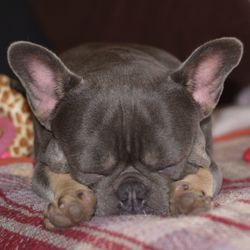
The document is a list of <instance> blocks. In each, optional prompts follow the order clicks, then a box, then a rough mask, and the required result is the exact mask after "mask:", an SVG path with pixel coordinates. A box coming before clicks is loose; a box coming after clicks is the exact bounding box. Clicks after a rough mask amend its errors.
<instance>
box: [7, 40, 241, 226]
mask: <svg viewBox="0 0 250 250" xmlns="http://www.w3.org/2000/svg"><path fill="white" fill-rule="evenodd" d="M242 51H243V48H242V44H241V42H240V41H239V40H237V39H236V38H221V39H216V40H212V41H209V42H207V43H205V44H203V45H202V46H200V47H199V48H197V49H196V50H195V51H194V52H193V53H192V54H191V55H190V56H189V57H188V58H187V60H186V61H184V62H183V63H180V62H179V60H177V59H176V58H175V57H174V56H172V55H170V54H169V53H167V52H165V51H162V50H160V49H157V48H153V47H148V46H139V45H133V44H123V45H119V44H118V45H111V44H86V45H83V46H80V47H76V48H73V49H71V50H69V51H67V52H65V53H64V54H62V55H61V56H60V58H59V57H58V56H57V55H55V54H54V53H53V52H51V51H49V50H48V49H46V48H44V47H42V46H39V45H37V44H33V43H30V42H22V41H21V42H15V43H13V44H11V46H10V47H9V50H8V60H9V64H10V66H11V68H12V70H13V71H14V73H15V74H16V76H17V77H18V78H19V80H20V81H21V83H22V85H23V87H24V88H25V90H26V95H27V99H28V102H29V105H30V107H31V110H32V112H33V115H34V126H35V159H36V166H35V172H34V176H33V189H34V191H35V192H36V193H37V194H39V195H40V196H42V197H44V198H45V199H47V200H48V201H49V205H48V208H47V209H46V211H45V215H44V222H45V225H46V227H47V228H48V229H53V228H64V227H68V226H72V225H75V224H77V223H79V222H81V221H86V220H89V219H90V218H91V217H92V216H93V215H114V214H138V213H144V214H156V215H166V216H169V215H180V214H194V213H198V212H200V211H206V210H208V209H210V208H211V207H212V204H213V203H212V198H213V197H214V195H216V194H217V193H218V192H219V190H220V187H221V183H222V175H221V172H220V170H219V169H218V167H217V165H216V163H215V162H214V161H213V159H212V156H211V147H212V142H211V125H210V117H211V113H212V111H213V109H214V108H215V106H216V104H217V103H218V100H219V98H220V95H221V93H222V90H223V83H224V81H225V78H226V77H227V76H228V74H229V73H230V72H231V71H232V70H233V68H235V67H236V66H237V65H238V63H239V62H240V59H241V56H242Z"/></svg>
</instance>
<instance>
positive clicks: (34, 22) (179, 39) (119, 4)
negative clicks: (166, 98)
mask: <svg viewBox="0 0 250 250" xmlns="http://www.w3.org/2000/svg"><path fill="white" fill-rule="evenodd" d="M0 8H1V15H0V19H1V20H0V21H1V22H0V30H1V40H0V72H1V73H5V74H8V75H10V76H13V75H12V73H11V71H10V69H9V67H8V65H7V61H6V49H7V47H8V45H9V44H10V43H11V42H13V41H16V40H28V41H32V42H37V43H39V44H41V45H44V46H46V47H48V48H50V49H52V50H54V51H55V52H57V53H60V52H61V51H63V50H65V49H68V48H70V47H72V46H75V45H78V44H81V43H84V42H97V41H104V42H133V43H142V44H149V45H154V46H157V47H160V48H163V49H165V50H168V51H170V52H171V53H173V54H174V55H176V56H177V57H178V58H179V59H181V60H184V59H185V58H186V57H187V56H188V55H189V54H190V53H191V52H192V50H193V49H195V48H196V47H197V46H199V45H201V44H202V43H204V42H206V41H208V40H210V39H214V38H219V37H223V36H235V37H238V38H239V39H241V40H242V41H243V43H244V45H245V53H244V57H243V60H242V62H241V63H240V65H239V67H238V68H237V69H236V70H234V72H233V73H232V74H231V75H230V77H229V79H228V80H227V84H226V88H225V92H224V94H223V97H222V103H228V102H230V101H232V100H233V99H234V97H235V95H236V94H237V93H238V92H239V90H240V89H242V88H243V87H244V86H246V85H247V84H249V83H250V70H249V69H250V43H249V42H250V3H249V1H248V0H71V1H68V0H1V1H0Z"/></svg>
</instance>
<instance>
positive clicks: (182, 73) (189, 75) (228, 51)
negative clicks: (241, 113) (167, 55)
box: [171, 38, 243, 117]
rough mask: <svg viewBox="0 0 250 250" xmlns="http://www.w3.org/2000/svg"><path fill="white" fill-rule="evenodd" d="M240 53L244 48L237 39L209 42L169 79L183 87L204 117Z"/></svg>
mask: <svg viewBox="0 0 250 250" xmlns="http://www.w3.org/2000/svg"><path fill="white" fill-rule="evenodd" d="M242 53H243V45H242V43H241V42H240V41H239V40H238V39H236V38H220V39H216V40H212V41H210V42H207V43H205V44H204V45H202V46H200V47H199V48H197V49H196V50H195V51H194V52H193V53H192V54H191V55H190V56H189V57H188V59H187V60H186V61H185V62H184V63H183V64H182V65H181V67H180V68H179V69H178V70H177V71H176V72H174V73H173V74H172V75H171V77H172V79H173V80H174V81H176V82H179V83H182V84H184V85H185V86H186V88H187V90H188V91H189V92H190V93H191V95H192V97H193V99H194V100H195V101H196V102H197V103H198V105H199V106H200V107H201V110H202V115H203V117H206V116H208V115H209V114H210V113H211V112H212V110H213V109H214V108H215V106H216V104H217V103H218V101H219V98H220V95H221V93H222V90H223V83H224V81H225V79H226V77H227V76H228V74H229V73H230V72H231V71H232V70H233V69H234V68H235V67H236V66H237V65H238V64H239V62H240V59H241V57H242Z"/></svg>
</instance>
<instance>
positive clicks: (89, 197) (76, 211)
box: [44, 189, 96, 230]
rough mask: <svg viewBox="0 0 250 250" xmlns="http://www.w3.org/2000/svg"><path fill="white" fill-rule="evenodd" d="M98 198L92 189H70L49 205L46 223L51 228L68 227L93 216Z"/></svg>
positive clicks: (45, 218)
mask: <svg viewBox="0 0 250 250" xmlns="http://www.w3.org/2000/svg"><path fill="white" fill-rule="evenodd" d="M95 205H96V198H95V196H94V194H93V192H92V191H91V190H90V189H84V190H82V189H79V190H68V191H64V193H63V194H62V195H61V196H60V197H58V198H57V199H56V200H55V201H54V202H51V203H50V204H49V205H48V208H47V209H46V211H45V212H44V224H45V227H46V228H47V229H49V230H52V229H56V228H66V227H70V226H73V225H76V224H78V223H80V222H81V221H88V220H90V218H91V217H92V215H93V213H94V210H95Z"/></svg>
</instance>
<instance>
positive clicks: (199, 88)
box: [193, 54, 221, 104]
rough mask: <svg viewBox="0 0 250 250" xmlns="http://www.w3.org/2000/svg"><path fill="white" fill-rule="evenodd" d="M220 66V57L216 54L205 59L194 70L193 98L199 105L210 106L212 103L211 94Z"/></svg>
mask: <svg viewBox="0 0 250 250" xmlns="http://www.w3.org/2000/svg"><path fill="white" fill-rule="evenodd" d="M220 65H221V57H220V56H219V55H218V54H216V55H212V56H210V57H209V58H207V59H205V60H204V61H203V62H201V63H200V65H199V66H198V67H197V69H195V74H194V78H193V81H194V83H193V84H194V85H195V88H194V92H193V98H194V99H195V100H196V101H197V102H198V103H199V104H210V103H211V102H212V97H211V92H213V90H214V89H215V88H216V87H217V83H218V81H217V79H216V75H217V74H218V70H219V69H220Z"/></svg>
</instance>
